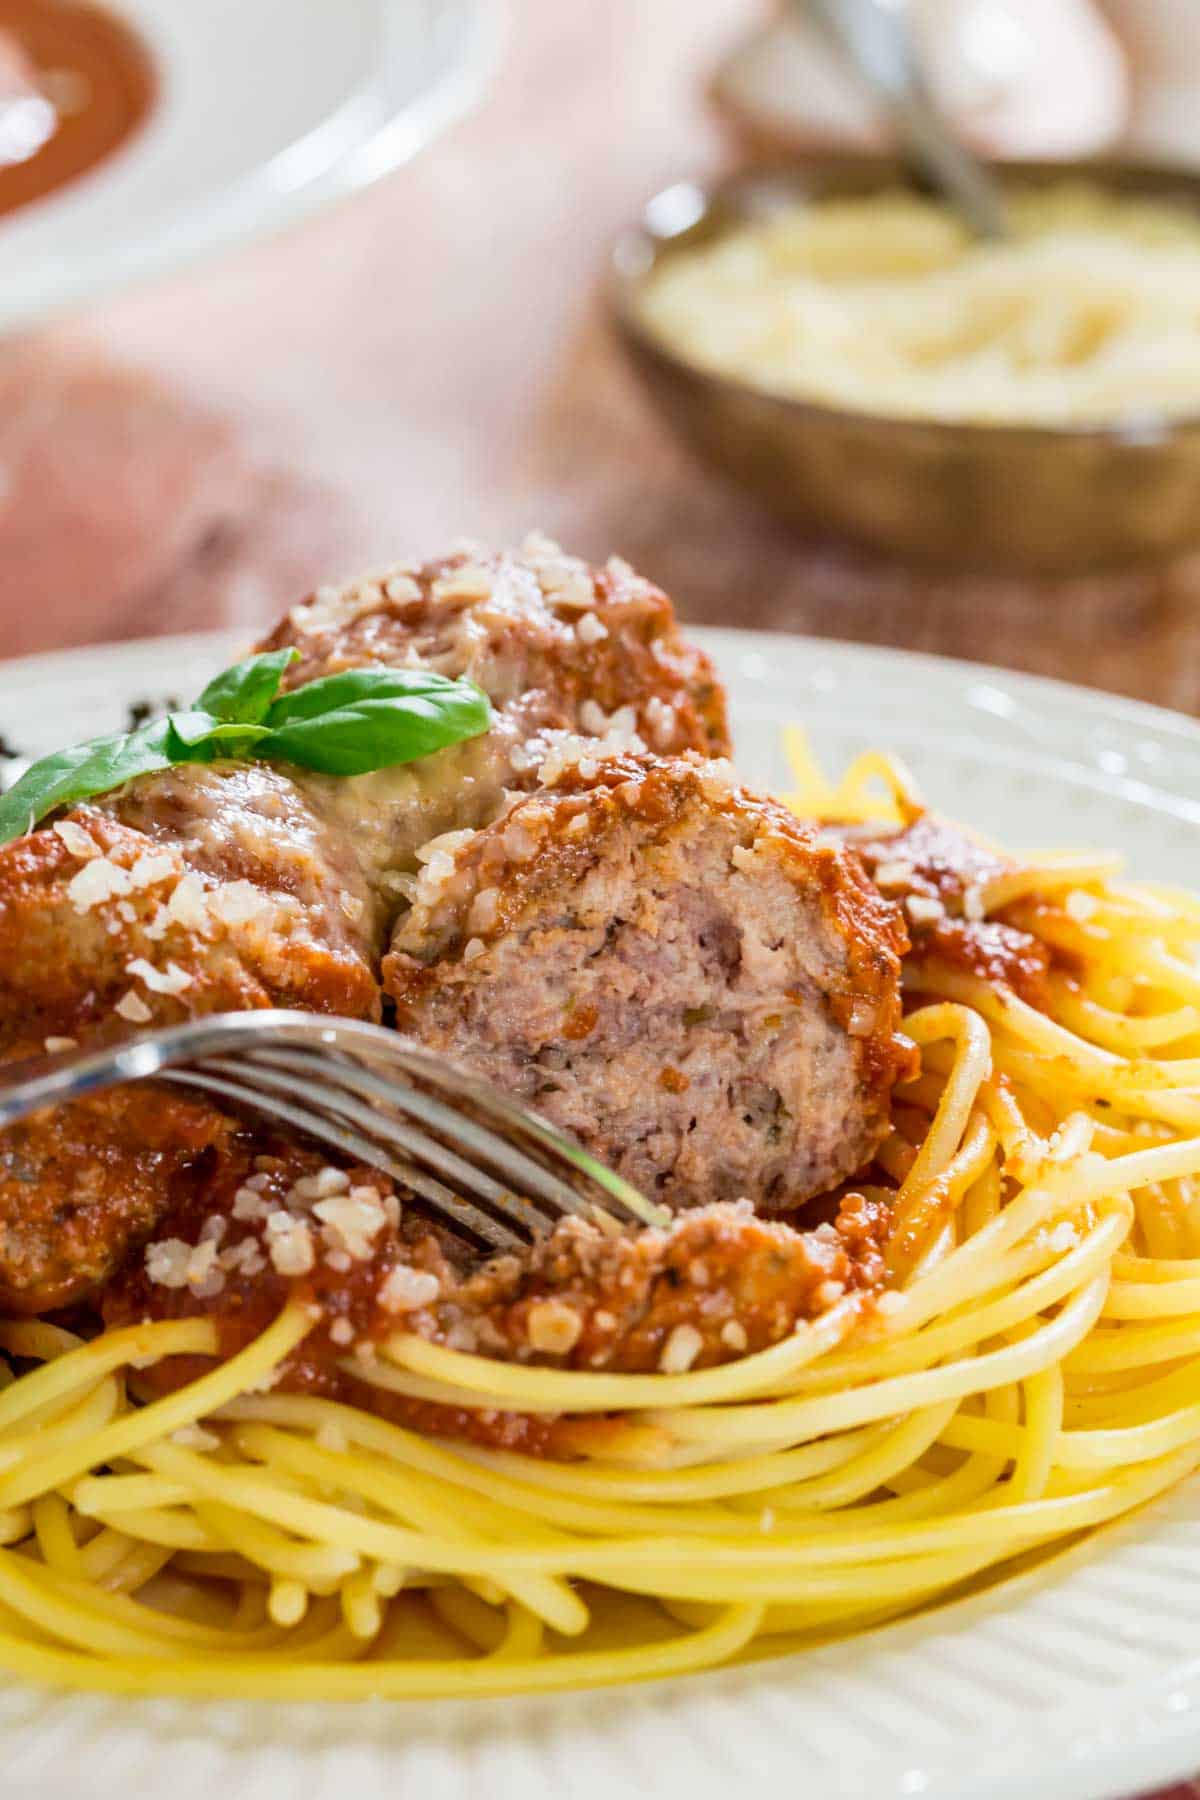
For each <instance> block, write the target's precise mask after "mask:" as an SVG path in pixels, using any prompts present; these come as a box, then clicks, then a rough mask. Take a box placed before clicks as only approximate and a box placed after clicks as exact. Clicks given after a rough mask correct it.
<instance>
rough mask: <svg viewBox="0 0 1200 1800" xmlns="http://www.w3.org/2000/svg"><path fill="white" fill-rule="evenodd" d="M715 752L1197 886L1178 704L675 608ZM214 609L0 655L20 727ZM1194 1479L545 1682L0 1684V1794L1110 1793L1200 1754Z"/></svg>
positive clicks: (165, 653)
mask: <svg viewBox="0 0 1200 1800" xmlns="http://www.w3.org/2000/svg"><path fill="white" fill-rule="evenodd" d="M697 635H698V636H701V637H703V638H704V640H705V641H706V642H707V643H708V645H709V646H710V648H711V649H712V650H713V651H714V653H715V655H716V657H717V659H718V662H719V664H720V667H721V669H722V672H723V673H724V675H725V678H726V680H727V682H728V684H729V687H730V690H731V694H732V698H733V710H734V722H735V729H736V734H737V738H738V742H739V762H740V764H741V766H742V768H743V770H744V771H745V772H746V773H747V774H748V775H751V776H753V777H754V778H755V779H756V780H759V781H763V782H767V783H775V784H782V783H783V781H784V779H785V769H784V765H783V762H782V758H781V754H780V749H779V727H780V726H781V725H782V724H783V723H784V722H785V721H795V720H797V719H799V720H802V721H804V722H805V723H806V724H807V725H808V726H809V728H810V730H811V732H812V735H813V738H814V740H815V742H816V745H817V748H818V750H819V752H820V753H821V755H822V756H823V757H824V758H826V759H827V760H828V762H829V763H830V764H831V765H833V766H837V765H838V764H839V763H841V762H842V761H844V760H845V759H846V758H847V757H849V756H851V755H852V754H853V753H854V752H855V751H857V750H860V749H863V748H865V747H866V746H868V745H871V744H875V745H884V746H887V747H889V748H892V749H895V750H897V751H899V753H900V754H901V755H902V756H904V757H905V758H906V759H907V761H908V762H909V763H910V765H911V766H912V768H913V769H914V771H915V772H916V774H917V776H918V777H919V779H920V780H921V782H922V783H923V785H924V786H925V788H926V789H927V791H928V794H929V797H930V798H931V799H932V800H933V801H935V802H936V803H937V804H938V805H940V806H942V807H944V808H946V809H948V810H950V811H951V812H957V813H959V814H960V815H963V816H965V817H968V818H969V819H971V820H972V821H974V822H975V823H977V824H978V825H980V826H981V827H983V828H985V829H987V830H990V831H991V832H993V833H994V834H995V835H997V836H999V837H1002V838H1005V839H1007V840H1008V841H1010V842H1013V843H1020V844H1022V845H1025V846H1029V847H1033V846H1035V845H1041V846H1043V847H1045V846H1050V845H1068V844H1070V845H1087V844H1090V845H1093V846H1095V845H1105V846H1116V847H1117V848H1118V849H1120V850H1122V851H1123V852H1125V854H1126V855H1127V857H1128V859H1129V861H1130V863H1131V864H1132V865H1133V866H1134V867H1135V868H1136V869H1137V870H1139V871H1141V872H1142V873H1144V874H1147V875H1153V876H1156V877H1159V878H1164V877H1165V878H1167V879H1172V880H1177V881H1181V882H1186V883H1188V884H1190V885H1193V886H1196V887H1200V727H1198V726H1197V725H1195V724H1193V723H1191V722H1190V721H1188V720H1187V719H1183V718H1179V717H1176V716H1174V715H1172V714H1169V713H1164V712H1158V711H1156V710H1154V709H1153V708H1150V707H1143V706H1137V705H1134V704H1132V703H1130V702H1126V701H1121V700H1114V699H1112V698H1110V697H1108V696H1106V695H1102V694H1096V693H1089V692H1086V691H1084V690H1082V689H1075V688H1068V687H1064V686H1060V685H1058V684H1056V683H1054V682H1045V681H1035V680H1032V679H1030V678H1028V677H1023V676H1018V675H1009V674H1006V673H1003V672H1001V671H999V670H993V669H987V668H981V667H978V666H974V665H970V664H967V663H952V662H943V661H939V660H937V659H935V658H931V657H923V656H906V655H901V654H898V653H895V652H887V651H881V650H874V649H868V648H862V647H859V646H856V645H850V644H831V643H819V642H812V641H806V640H803V639H798V638H787V637H776V636H766V635H762V634H757V633H748V632H736V631H713V632H707V633H697ZM237 647H238V645H237V642H236V640H233V639H231V638H230V637H229V635H228V634H222V635H221V636H219V637H204V638H177V639H174V640H165V641H159V642H156V643H146V644H129V645H124V646H118V647H114V648H111V649H103V650H84V651H79V652H76V653H70V654H66V655H57V656H46V657H33V658H29V659H27V660H26V661H24V662H13V663H9V664H6V665H3V666H2V667H0V730H3V732H4V733H5V735H6V736H7V737H8V738H9V739H10V740H11V741H12V742H13V743H15V744H16V745H18V746H20V747H21V748H22V749H27V750H33V751H41V750H46V749H49V748H52V747H55V746H56V745H57V744H58V742H59V741H60V736H61V733H62V732H63V730H64V729H65V728H66V723H65V722H66V721H69V722H70V730H71V731H72V732H73V733H77V734H78V735H80V736H82V735H84V734H90V733H92V732H98V731H102V730H105V729H112V728H114V727H115V726H119V725H120V723H121V721H122V714H123V710H124V707H125V705H126V704H127V703H128V702H129V701H131V700H135V699H142V698H146V697H161V696H163V695H166V694H174V695H177V696H179V697H181V698H189V697H191V696H192V695H193V694H194V693H195V692H196V691H197V690H198V689H199V687H200V686H201V684H202V682H203V681H204V679H205V678H206V676H207V675H208V673H209V672H210V671H211V670H212V669H213V668H215V667H217V666H218V665H219V664H220V663H221V662H223V661H226V660H228V659H229V656H230V654H231V653H232V652H233V651H234V650H235V649H236V648H237ZM1198 1617H1200V1483H1197V1482H1192V1483H1191V1484H1190V1485H1187V1486H1185V1487H1184V1488H1181V1489H1179V1490H1177V1491H1176V1492H1175V1493H1174V1494H1172V1495H1170V1496H1168V1497H1167V1498H1166V1499H1164V1500H1162V1501H1160V1502H1158V1503H1156V1504H1155V1505H1153V1506H1152V1507H1150V1508H1149V1509H1147V1510H1146V1511H1145V1512H1143V1513H1142V1514H1140V1515H1139V1516H1138V1517H1136V1518H1133V1519H1129V1520H1126V1521H1124V1522H1123V1523H1121V1524H1119V1525H1117V1526H1116V1527H1113V1528H1110V1529H1109V1530H1107V1531H1106V1532H1104V1533H1103V1534H1101V1535H1100V1536H1099V1537H1097V1538H1093V1539H1091V1540H1089V1541H1088V1542H1087V1543H1085V1544H1083V1545H1081V1546H1078V1547H1076V1548H1075V1549H1073V1550H1071V1551H1069V1552H1067V1553H1066V1554H1065V1555H1064V1556H1062V1557H1059V1558H1058V1559H1056V1560H1055V1561H1053V1562H1052V1563H1051V1564H1049V1565H1048V1566H1047V1567H1044V1568H1043V1569H1041V1570H1039V1571H1037V1572H1036V1573H1034V1574H1027V1575H1023V1576H1021V1577H1019V1578H1016V1579H1014V1580H1011V1581H1009V1582H1007V1583H1001V1584H1000V1585H999V1586H997V1587H995V1588H993V1589H991V1590H990V1591H988V1592H987V1593H984V1594H981V1595H977V1596H974V1597H972V1598H970V1599H967V1600H963V1601H959V1602H957V1603H955V1604H953V1605H951V1606H948V1607H944V1608H943V1609H941V1610H940V1611H935V1612H933V1613H930V1614H928V1615H926V1616H924V1617H922V1618H918V1619H912V1620H909V1621H907V1622H904V1623H901V1624H898V1625H892V1626H889V1627H887V1628H885V1629H883V1630H880V1631H876V1632H874V1633H871V1634H869V1635H866V1636H863V1637H859V1638H857V1639H852V1640H850V1641H848V1642H845V1643H841V1644H834V1645H831V1646H828V1647H826V1648H823V1649H819V1650H815V1651H808V1652H805V1653H803V1654H800V1655H792V1656H788V1657H784V1658H780V1659H778V1660H776V1661H770V1662H763V1663H758V1664H755V1665H753V1666H750V1667H744V1668H740V1669H734V1670H729V1671H715V1672H713V1673H710V1674H706V1675H700V1676H694V1677H692V1678H689V1679H687V1680H679V1681H672V1682H666V1683H662V1684H658V1685H652V1686H643V1687H636V1688H624V1689H617V1690H606V1691H600V1692H592V1693H587V1694H579V1695H572V1696H567V1697H564V1698H555V1699H532V1700H519V1699H518V1700H504V1701H494V1702H491V1701H486V1702H476V1703H465V1702H442V1703H436V1702H435V1703H428V1702H422V1703H420V1704H408V1705H391V1706H389V1705H385V1704H382V1703H378V1702H373V1703H369V1704H367V1705H363V1706H358V1707H353V1706H351V1707H344V1708H338V1707H310V1708H307V1709H302V1708H300V1707H284V1706H266V1705H263V1706H251V1705H233V1704H209V1705H203V1704H195V1703H192V1702H187V1703H183V1702H173V1701H159V1702H153V1703H149V1704H135V1703H132V1702H128V1701H113V1700H107V1699H104V1698H91V1697H77V1696H73V1695H65V1694H59V1693H54V1692H50V1691H47V1690H35V1689H31V1688H27V1687H21V1686H17V1685H12V1686H2V1685H0V1768H2V1769H3V1771H4V1774H3V1778H2V1781H0V1787H2V1791H3V1793H4V1795H5V1800H77V1797H78V1795H79V1794H80V1793H81V1792H83V1793H86V1794H87V1795H88V1800H129V1796H130V1795H131V1794H151V1795H154V1794H164V1795H165V1794H169V1795H170V1796H171V1800H211V1796H212V1795H213V1794H217V1793H226V1794H229V1795H236V1796H237V1800H345V1797H346V1796H353V1800H397V1797H398V1796H401V1797H407V1796H410V1795H418V1794H419V1795H420V1796H421V1797H422V1800H562V1797H563V1796H564V1795H569V1796H570V1800H612V1796H613V1795H622V1796H624V1795H641V1796H650V1797H654V1800H657V1797H658V1796H664V1797H665V1796H674V1795H681V1794H686V1795H687V1796H688V1797H689V1800H728V1796H729V1794H730V1792H731V1790H732V1791H737V1789H738V1788H739V1787H743V1788H744V1787H745V1785H746V1784H747V1783H749V1782H754V1783H756V1784H759V1785H760V1786H761V1789H762V1791H764V1792H768V1791H769V1792H779V1791H781V1790H782V1789H784V1787H785V1785H786V1786H787V1787H792V1786H794V1787H795V1788H796V1789H797V1791H799V1792H801V1793H802V1794H803V1796H804V1800H862V1797H863V1796H866V1795H869V1796H871V1800H901V1797H909V1800H911V1797H912V1796H921V1797H922V1800H1018V1797H1019V1800H1107V1797H1109V1796H1120V1795H1127V1794H1132V1793H1133V1792H1135V1791H1137V1790H1139V1789H1145V1788H1148V1787H1152V1786H1154V1785H1155V1784H1158V1783H1163V1782H1166V1781H1169V1780H1172V1779H1175V1778H1177V1777H1181V1776H1184V1775H1189V1774H1193V1773H1195V1771H1196V1770H1197V1769H1200V1656H1198V1654H1197V1647H1196V1646H1197V1629H1196V1622H1197V1618H1198Z"/></svg>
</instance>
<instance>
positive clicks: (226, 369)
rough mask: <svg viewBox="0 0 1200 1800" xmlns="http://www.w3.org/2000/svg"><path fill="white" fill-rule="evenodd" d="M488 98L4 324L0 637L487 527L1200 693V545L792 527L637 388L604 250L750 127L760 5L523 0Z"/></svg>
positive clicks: (180, 614) (707, 617)
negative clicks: (944, 544) (54, 324)
mask: <svg viewBox="0 0 1200 1800" xmlns="http://www.w3.org/2000/svg"><path fill="white" fill-rule="evenodd" d="M514 14H515V16H514V19H513V30H512V35H511V41H510V44H509V47H508V51H507V55H506V59H505V63H504V66H503V69H502V72H501V74H500V75H499V78H498V80H497V81H496V83H495V84H494V86H493V88H492V91H491V93H490V95H489V97H488V98H487V99H486V100H485V102H484V104H483V105H482V106H481V107H480V108H479V110H478V111H477V112H476V113H475V114H474V115H473V116H472V117H471V118H469V119H468V120H466V121H464V122H463V123H462V124H461V125H459V126H458V127H457V128H456V129H455V130H454V131H453V132H452V133H451V134H450V135H449V136H448V137H446V138H444V139H443V140H441V141H440V142H438V143H437V144H435V145H434V146H433V147H432V148H431V149H430V150H428V151H427V152H426V153H425V154H424V155H423V156H422V157H420V158H419V159H418V160H417V162H416V163H414V164H413V165H412V166H411V167H409V168H408V169H406V170H404V171H402V172H401V173H400V174H399V175H397V176H395V177H394V178H392V179H391V180H390V181H388V182H386V183H384V184H383V185H382V186H380V187H378V188H376V189H374V190H373V191H371V192H370V193H368V194H366V195H365V196H363V197H361V198H359V199H357V200H355V201H354V202H352V203H350V204H348V205H346V206H344V207H342V208H341V209H339V210H337V211H335V212H333V213H331V214H328V215H326V216H324V217H322V218H320V219H318V220H317V221H315V222H314V223H311V224H310V225H308V226H306V227H305V228H303V229H302V230H300V231H298V232H295V233H293V234H292V235H290V236H289V237H287V238H285V239H281V240H278V241H275V242H272V243H269V244H266V245H264V246H261V247H257V248H255V249H252V250H250V251H248V252H243V253H241V254H239V255H238V256H237V257H236V258H235V259H231V260H229V261H227V262H226V263H224V264H222V265H220V266H217V267H211V268H208V269H205V270H203V271H202V272H200V273H192V274H189V275H188V276H187V277H186V278H185V279H182V280H179V281H176V282H173V283H171V284H168V285H166V286H160V287H158V288H155V289H153V290H150V291H146V292H143V293H139V294H137V295H135V296H132V297H130V298H127V299H123V300H122V301H120V302H119V303H117V304H115V305H111V306H108V307H106V308H105V309H103V310H102V311H101V312H100V313H98V314H96V315H94V316H92V317H90V318H88V319H87V320H84V321H80V322H73V323H71V324H70V325H69V326H64V327H58V328H55V329H54V330H52V331H48V332H44V333H41V334H39V335H37V336H36V337H33V338H30V339H28V340H26V341H24V342H22V343H19V344H12V345H8V346H5V347H4V348H3V350H0V616H2V618H3V627H4V630H3V642H2V649H3V652H4V653H5V654H8V655H13V654H17V653H19V652H21V651H24V650H30V649H35V648H43V647H47V646H53V645H63V644H72V643H84V642H89V641H97V640H101V639H105V638H112V637H122V636H129V635H134V634H140V633H148V632H158V631H170V630H182V629H188V628H192V627H198V626H202V625H208V624H217V623H236V624H244V625H246V626H247V628H250V627H252V626H254V625H257V624H259V623H261V622H263V621H265V620H267V619H269V618H270V616H271V614H272V613H273V612H274V611H275V610H277V609H279V608H281V607H283V606H284V605H286V604H288V603H289V602H290V601H292V600H293V599H295V598H296V597H297V596H298V595H299V594H300V593H301V592H302V591H303V590H304V589H305V588H306V587H307V586H308V585H310V584H311V583H313V582H314V581H316V580H320V579H328V578H330V577H334V576H337V575H340V574H346V573H351V572H354V571H355V570H357V569H361V568H363V567H366V566H370V565H371V564H372V563H374V562H377V561H379V560H384V559H390V558H392V557H395V556H397V555H400V554H408V553H411V552H426V553H434V552H436V551H438V550H439V549H440V548H441V547H442V546H443V545H444V544H446V543H447V542H448V541H450V540H453V539H454V538H456V537H458V536H461V535H464V534H467V535H473V536H481V537H485V538H491V539H497V540H506V541H511V540H513V539H516V538H518V537H520V535H521V534H523V532H524V531H525V530H526V529H527V528H528V527H530V526H532V525H535V524H536V525H540V526H542V527H544V528H545V529H547V530H548V531H550V532H551V533H553V534H554V535H556V536H558V537H559V538H561V540H562V541H563V542H564V543H565V544H567V545H568V546H570V547H572V548H575V549H578V550H580V551H582V552H583V553H585V554H588V555H593V556H601V557H602V556H604V555H605V554H607V553H608V552H609V551H610V550H619V551H620V552H622V553H623V554H624V555H625V556H627V557H628V558H629V559H630V560H631V561H633V562H634V563H635V564H637V565H638V566H640V567H641V568H643V569H644V570H645V571H646V572H647V573H648V574H649V575H651V576H653V577H654V578H655V579H657V580H658V581H660V582H661V583H662V584H663V585H664V586H665V587H666V588H667V589H668V590H669V591H670V592H671V593H673V594H674V595H675V596H676V598H677V601H678V604H679V606H680V609H681V611H682V612H683V613H684V614H685V615H686V616H687V617H689V618H692V619H695V620H703V621H706V622H719V623H736V624H741V625H757V626H767V627H772V628H778V629H784V630H792V631H808V632H817V633H821V634H826V635H832V636H836V637H845V638H855V639H861V640H866V641H871V642H876V643H891V644H900V645H905V646H907V647H909V648H918V649H923V650H935V651H943V652H946V653H949V654H953V655H958V656H968V657H977V658H986V659H989V660H993V661H996V662H1000V663H1006V664H1011V665H1013V666H1017V667H1021V668H1028V669H1034V670H1038V671H1041V672H1043V673H1048V674H1053V675H1059V676H1064V677H1068V678H1070V679H1073V680H1077V681H1082V682H1087V683H1090V684H1093V685H1097V686H1103V687H1109V688H1113V689H1119V690H1122V691H1124V692H1127V693H1130V694H1136V695H1141V696H1143V697H1146V698H1149V699H1153V700H1157V701H1161V702H1164V703H1167V704H1170V705H1174V706H1179V707H1183V708H1186V709H1189V710H1192V711H1195V710H1197V709H1200V558H1195V559H1191V560H1189V561H1188V562H1186V563H1182V564H1178V565H1176V566H1174V567H1172V568H1164V569H1160V570H1156V571H1154V572H1152V573H1149V574H1146V573H1141V574H1136V575H1128V574H1127V575H1120V576H1115V577H1107V578H1104V579H1096V578H1092V579H1089V580H1077V581H1069V582H1061V581H1060V582H1055V583H1043V584H1035V583H1029V582H1019V581H1011V580H1008V581H1006V580H996V579H988V578H984V577H979V576H974V577H962V576H959V577H954V578H951V577H945V576H929V575H927V574H921V573H914V572H912V571H910V570H906V569H904V568H901V567H898V566H895V565H893V564H889V563H886V562H882V561H880V560H879V559H877V558H873V557H870V556H866V555H863V554H860V553H855V552H853V551H851V550H847V549H845V548H839V547H837V546H835V545H832V544H828V543H820V542H812V541H805V540H803V539H801V538H798V537H797V536H796V535H794V534H793V533H791V532H789V531H788V530H786V529H784V528H782V527H780V526H778V525H777V524H775V523H774V522H773V521H771V520H770V519H769V518H768V517H766V516H765V515H763V514H762V513H760V512H759V511H758V510H757V509H756V507H755V506H753V505H752V504H750V503H748V502H747V501H746V500H744V499H743V498H742V497H740V496H738V495H736V494H734V493H732V492H728V491H726V490H725V489H724V488H723V487H722V486H721V485H720V484H719V483H718V482H717V481H716V480H715V479H714V478H712V477H710V476H709V475H707V474H706V473H704V472H703V471H701V470H700V469H698V468H697V467H696V466H695V465H694V464H692V463H691V462H690V461H689V460H688V458H687V457H686V456H685V454H684V453H683V452H682V451H681V450H679V449H678V448H677V447H676V445H675V444H674V443H673V441H672V440H671V439H670V438H669V437H668V435H667V433H666V431H665V430H664V429H663V427H662V426H661V425H660V424H659V422H658V420H657V419H656V418H655V417H654V416H653V415H652V414H651V413H650V411H649V409H648V407H647V405H646V404H645V402H644V401H643V398H642V396H641V394H640V392H639V391H638V390H637V389H636V388H635V386H634V384H633V381H632V379H631V377H630V375H629V372H628V370H627V368H626V367H625V365H624V362H623V359H622V356H621V353H620V351H619V350H618V348H617V347H616V345H615V344H614V342H613V340H612V337H611V334H610V332H609V329H608V326H607V323H606V320H605V316H604V308H603V305H602V303H601V300H600V297H599V293H598V276H599V272H600V269H601V267H602V264H603V260H604V255H605V249H606V246H607V244H608V242H609V240H610V238H611V236H612V234H613V233H614V232H615V231H616V230H617V229H618V228H619V227H620V226H621V225H622V223H623V222H625V221H626V220H627V219H629V218H630V217H631V216H632V215H633V214H634V212H635V211H636V209H637V207H638V205H639V204H640V202H641V201H642V200H643V199H645V198H646V197H647V196H648V195H649V194H650V193H652V192H653V191H654V190H655V189H656V188H657V187H659V186H661V185H663V184H664V183H666V182H668V181H670V180H672V179H674V178H676V177H678V176H680V175H683V174H686V173H691V172H695V171H697V170H707V169H714V168H717V167H720V166H721V165H722V163H723V162H725V161H727V160H728V159H729V156H730V154H731V146H730V144H729V143H728V141H727V140H726V139H724V138H723V136H722V134H721V132H720V130H719V128H718V127H717V126H716V124H715V122H714V121H713V120H712V119H711V118H710V117H709V115H708V113H707V110H706V107H705V103H704V100H703V83H704V79H705V77H706V75H707V74H708V73H709V72H710V71H711V69H712V68H713V66H714V65H715V63H716V61H717V59H718V58H719V56H720V55H721V53H722V51H723V50H724V49H725V47H726V46H727V45H728V44H729V43H730V41H731V39H732V38H734V37H736V36H737V34H738V33H739V32H740V31H742V30H743V29H744V28H745V26H746V24H747V22H748V21H749V20H750V19H752V18H753V17H754V16H755V9H754V7H753V6H752V5H749V4H748V0H705V4H704V6H702V7H697V8H688V9H686V11H685V12H684V13H680V12H679V11H678V10H677V9H675V8H672V7H665V6H647V5H645V4H643V3H642V0H605V4H604V5H603V6H597V7H589V8H582V9H581V8H578V7H570V6H562V5H559V4H557V0H517V4H516V6H515V8H514Z"/></svg>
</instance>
